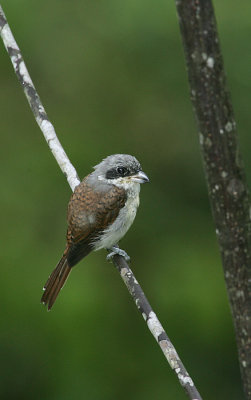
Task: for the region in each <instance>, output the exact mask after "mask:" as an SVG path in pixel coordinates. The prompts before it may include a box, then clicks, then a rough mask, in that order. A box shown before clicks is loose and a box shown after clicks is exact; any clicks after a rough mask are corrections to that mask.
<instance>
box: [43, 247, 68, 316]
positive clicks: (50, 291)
mask: <svg viewBox="0 0 251 400" xmlns="http://www.w3.org/2000/svg"><path fill="white" fill-rule="evenodd" d="M70 272H71V267H69V265H68V262H67V258H66V255H63V257H62V258H61V260H60V261H59V263H58V265H57V266H56V268H55V269H54V271H53V272H52V273H51V275H50V276H49V278H48V281H47V282H46V284H45V285H44V294H43V296H42V298H41V303H44V304H45V305H47V307H48V310H50V309H51V307H52V306H53V304H54V303H55V300H56V298H57V295H58V293H59V292H60V289H62V287H63V285H64V283H65V281H66V279H67V277H68V275H69V273H70Z"/></svg>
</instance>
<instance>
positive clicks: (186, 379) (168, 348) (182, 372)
mask: <svg viewBox="0 0 251 400" xmlns="http://www.w3.org/2000/svg"><path fill="white" fill-rule="evenodd" d="M0 35H1V38H2V40H3V42H4V44H5V47H6V49H7V52H8V54H9V56H10V58H11V61H12V64H13V67H14V70H15V72H16V75H17V77H18V79H19V81H20V83H21V85H22V88H23V90H24V93H25V95H26V97H27V100H28V102H29V105H30V107H31V109H32V111H33V114H34V117H35V119H36V121H37V123H38V125H39V127H40V129H41V130H42V132H43V135H44V137H45V139H46V141H47V143H48V145H49V147H50V149H51V151H52V153H53V155H54V157H55V159H56V161H57V163H58V164H59V166H60V168H61V170H62V171H63V173H64V174H65V176H66V178H67V180H68V183H69V185H70V187H71V189H72V190H74V189H75V187H76V186H77V185H78V184H79V183H80V181H79V178H78V175H77V172H76V170H75V168H74V167H73V165H72V164H71V162H70V160H69V159H68V157H67V155H66V153H65V152H64V149H63V147H62V146H61V144H60V142H59V140H58V138H57V136H56V132H55V130H54V127H53V125H52V124H51V122H50V121H49V120H48V117H47V114H46V112H45V110H44V107H43V105H42V103H41V100H40V98H39V96H38V93H37V92H36V89H35V87H34V85H33V83H32V81H31V78H30V76H29V73H28V70H27V68H26V66H25V63H24V60H23V58H22V55H21V52H20V49H19V48H18V46H17V43H16V42H15V39H14V37H13V35H12V32H11V30H10V27H9V25H8V23H7V20H6V17H5V15H4V13H3V10H2V8H1V6H0ZM112 261H113V263H114V265H115V266H116V268H117V269H118V271H119V273H120V275H121V278H122V279H123V281H124V282H125V284H126V286H127V288H128V290H129V292H130V294H131V296H132V297H133V299H134V301H135V304H136V306H137V308H138V309H139V310H140V312H141V314H142V316H143V317H144V319H145V321H146V322H147V326H148V328H149V330H150V332H151V333H152V335H153V336H154V338H155V339H156V340H157V342H158V344H159V346H160V348H161V350H162V352H163V354H164V356H165V357H166V359H167V361H168V363H169V365H170V367H171V368H172V369H173V370H174V372H175V374H176V376H177V378H178V380H179V382H180V384H181V386H182V387H183V388H184V390H185V391H186V393H187V395H188V397H189V398H190V399H191V400H201V396H200V395H199V392H198V391H197V389H196V387H195V385H194V383H193V381H192V379H191V377H190V376H189V374H188V372H187V371H186V369H185V367H184V365H183V364H182V362H181V360H180V358H179V356H178V354H177V352H176V350H175V348H174V346H173V344H172V343H171V341H170V339H169V338H168V336H167V334H166V332H165V331H164V329H163V327H162V325H161V323H160V322H159V320H158V318H157V316H156V314H155V313H154V312H153V310H152V308H151V306H150V304H149V302H148V301H147V299H146V297H145V295H144V293H143V291H142V289H141V287H140V285H139V283H138V282H137V280H136V278H135V276H134V275H133V272H132V270H131V269H130V268H129V266H128V264H127V263H126V261H125V259H124V257H123V256H119V255H115V256H113V257H112Z"/></svg>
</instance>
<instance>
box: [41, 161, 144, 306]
mask: <svg viewBox="0 0 251 400" xmlns="http://www.w3.org/2000/svg"><path fill="white" fill-rule="evenodd" d="M147 182H149V178H148V176H147V175H146V174H145V173H144V172H143V171H142V168H141V165H140V163H139V161H138V160H137V159H136V158H135V157H134V156H132V155H129V154H113V155H110V156H108V157H106V158H104V159H103V160H102V161H101V162H100V163H99V164H97V165H96V166H94V171H93V172H91V173H90V174H89V175H87V176H86V177H85V178H84V179H83V180H82V181H81V182H80V184H79V185H78V186H77V187H76V188H75V190H74V192H73V194H72V196H71V198H70V201H69V204H68V213H67V222H68V229H67V234H66V247H65V250H64V253H63V255H62V257H61V259H60V261H59V262H58V264H57V266H56V268H55V269H54V270H53V271H52V273H51V275H50V276H49V278H48V280H47V282H46V283H45V285H44V288H43V290H44V292H43V295H42V298H41V303H43V304H44V305H45V306H46V307H47V309H48V311H49V310H50V309H51V308H52V306H53V304H54V303H55V300H56V298H57V296H58V294H59V292H60V290H61V289H62V287H63V285H64V284H65V282H66V279H67V278H68V276H69V274H70V272H71V270H72V268H73V267H74V266H75V265H76V264H77V263H78V262H79V261H80V260H82V259H83V258H84V257H86V256H87V255H88V254H89V253H90V252H91V251H97V250H100V249H107V250H108V251H109V254H108V256H107V258H108V259H111V258H112V257H113V255H115V254H119V255H122V256H124V257H125V258H126V260H128V259H129V257H128V255H127V253H126V252H125V251H124V250H122V249H120V248H119V247H118V242H119V241H120V239H122V237H123V236H124V235H125V234H126V232H127V231H128V229H129V228H130V226H131V225H132V223H133V221H134V218H135V216H136V212H137V209H138V206H139V193H140V184H142V183H147Z"/></svg>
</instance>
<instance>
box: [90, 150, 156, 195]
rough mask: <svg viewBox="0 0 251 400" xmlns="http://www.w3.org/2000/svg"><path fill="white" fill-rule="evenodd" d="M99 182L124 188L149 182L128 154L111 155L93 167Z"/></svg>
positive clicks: (139, 166) (134, 159) (135, 161)
mask: <svg viewBox="0 0 251 400" xmlns="http://www.w3.org/2000/svg"><path fill="white" fill-rule="evenodd" d="M94 169H95V171H94V172H93V173H92V175H94V176H95V177H96V178H97V179H98V180H99V181H102V182H105V183H108V184H113V185H116V186H120V187H124V188H125V189H126V188H127V187H128V186H131V185H132V184H135V183H136V184H139V183H146V182H149V179H148V177H147V176H146V174H145V173H144V172H143V171H142V168H141V165H140V163H139V162H138V160H137V159H136V158H135V157H133V156H130V155H129V154H113V155H111V156H108V157H106V158H105V159H104V160H103V161H101V163H99V164H98V165H96V166H95V167H94Z"/></svg>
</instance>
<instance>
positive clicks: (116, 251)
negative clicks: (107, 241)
mask: <svg viewBox="0 0 251 400" xmlns="http://www.w3.org/2000/svg"><path fill="white" fill-rule="evenodd" d="M109 250H111V252H110V253H109V254H108V255H107V257H106V259H107V261H111V259H112V257H113V256H115V255H116V254H118V255H119V256H122V257H124V259H125V260H126V261H130V257H129V256H128V254H127V253H126V251H125V250H122V249H120V248H119V247H115V246H113V247H111V248H110V249H109Z"/></svg>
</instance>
